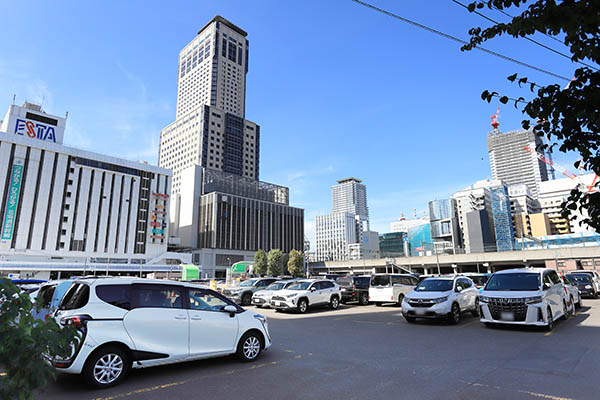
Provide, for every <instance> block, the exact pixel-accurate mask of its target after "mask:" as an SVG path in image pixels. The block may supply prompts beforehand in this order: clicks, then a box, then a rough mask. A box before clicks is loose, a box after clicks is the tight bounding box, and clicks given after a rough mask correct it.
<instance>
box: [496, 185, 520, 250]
mask: <svg viewBox="0 0 600 400" xmlns="http://www.w3.org/2000/svg"><path fill="white" fill-rule="evenodd" d="M490 192H491V197H492V216H493V219H494V232H495V234H496V248H497V250H498V251H512V250H514V240H515V232H514V229H513V224H512V216H511V213H510V199H509V197H508V189H507V187H506V186H504V185H502V186H496V187H493V188H490Z"/></svg>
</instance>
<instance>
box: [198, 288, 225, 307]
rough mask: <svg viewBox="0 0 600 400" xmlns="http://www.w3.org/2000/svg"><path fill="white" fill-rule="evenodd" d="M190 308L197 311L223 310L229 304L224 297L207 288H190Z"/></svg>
mask: <svg viewBox="0 0 600 400" xmlns="http://www.w3.org/2000/svg"><path fill="white" fill-rule="evenodd" d="M189 294H190V309H191V310H199V311H223V308H225V306H228V305H230V303H228V302H227V301H225V299H223V298H221V297H220V296H218V295H217V294H216V293H214V292H210V291H208V290H198V289H190V290H189Z"/></svg>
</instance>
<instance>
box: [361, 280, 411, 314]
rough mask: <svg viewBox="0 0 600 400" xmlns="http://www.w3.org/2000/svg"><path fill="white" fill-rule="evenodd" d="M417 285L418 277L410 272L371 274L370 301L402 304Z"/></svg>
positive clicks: (379, 303) (378, 304) (380, 303)
mask: <svg viewBox="0 0 600 400" xmlns="http://www.w3.org/2000/svg"><path fill="white" fill-rule="evenodd" d="M415 286H417V278H416V277H415V276H413V275H410V274H375V275H372V276H371V287H369V301H371V302H373V303H375V305H377V306H380V305H382V304H383V303H396V305H398V306H399V305H401V304H402V300H404V297H405V296H406V295H407V294H408V292H410V291H411V290H413V289H414V288H415Z"/></svg>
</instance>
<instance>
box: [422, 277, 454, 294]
mask: <svg viewBox="0 0 600 400" xmlns="http://www.w3.org/2000/svg"><path fill="white" fill-rule="evenodd" d="M452 282H453V281H452V280H449V279H425V280H424V281H423V282H421V283H419V286H417V287H416V288H415V290H416V291H417V292H446V291H448V290H452Z"/></svg>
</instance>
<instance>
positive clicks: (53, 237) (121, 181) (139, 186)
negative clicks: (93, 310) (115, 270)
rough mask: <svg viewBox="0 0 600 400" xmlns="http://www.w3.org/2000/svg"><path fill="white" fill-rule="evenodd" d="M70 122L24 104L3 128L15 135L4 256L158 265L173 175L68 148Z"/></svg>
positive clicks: (5, 176)
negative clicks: (66, 129)
mask: <svg viewBox="0 0 600 400" xmlns="http://www.w3.org/2000/svg"><path fill="white" fill-rule="evenodd" d="M65 122H66V120H65V119H64V118H60V117H56V116H52V115H49V114H46V113H44V112H43V111H42V110H41V108H40V107H39V106H36V105H31V104H28V103H26V104H25V105H24V106H23V107H19V106H14V105H13V106H11V108H10V110H9V113H8V114H7V117H6V118H5V119H4V120H3V121H2V124H0V126H1V127H2V128H7V129H9V130H8V131H4V132H0V163H1V165H2V168H0V196H2V208H1V209H0V221H2V236H1V239H0V255H2V256H3V257H4V259H10V260H13V261H24V260H30V261H32V262H33V261H34V260H38V261H40V262H52V261H53V260H62V262H80V263H81V264H82V265H83V264H84V263H87V262H92V263H94V262H99V263H112V264H146V263H150V262H153V260H156V259H157V258H160V257H161V255H164V254H165V252H166V251H167V239H168V229H169V226H168V225H169V215H168V209H169V202H170V190H171V172H170V171H169V170H166V169H162V168H158V167H155V166H151V165H147V164H143V163H136V162H131V161H127V160H123V159H119V158H115V157H110V156H106V155H101V154H97V153H92V152H89V151H84V150H79V149H75V148H72V147H67V146H63V145H62V144H61V143H62V136H63V132H64V127H65ZM23 127H24V128H23Z"/></svg>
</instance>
